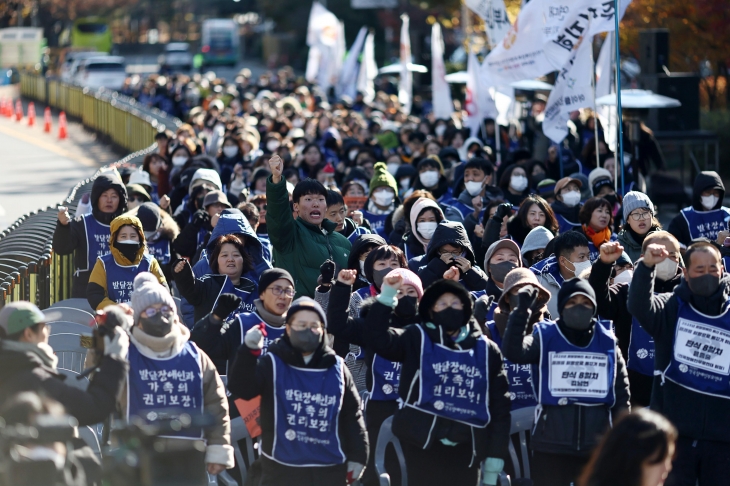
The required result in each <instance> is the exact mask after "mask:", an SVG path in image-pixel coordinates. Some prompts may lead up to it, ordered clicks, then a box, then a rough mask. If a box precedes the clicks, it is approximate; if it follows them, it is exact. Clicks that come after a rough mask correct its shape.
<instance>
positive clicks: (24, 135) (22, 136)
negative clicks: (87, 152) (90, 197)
mask: <svg viewBox="0 0 730 486" xmlns="http://www.w3.org/2000/svg"><path fill="white" fill-rule="evenodd" d="M0 133H3V134H5V135H9V136H11V137H13V138H17V139H18V140H22V141H23V142H27V143H31V144H33V145H35V146H37V147H40V148H42V149H44V150H48V151H49V152H53V153H54V154H56V155H60V156H61V157H66V158H67V159H71V160H73V161H75V162H79V163H80V164H82V165H85V166H87V167H94V168H96V167H98V164H97V163H96V162H95V161H94V160H92V159H90V158H88V157H84V156H83V155H77V154H72V153H71V152H69V151H68V150H66V149H64V148H61V147H59V146H58V145H56V144H55V143H53V142H50V141H46V140H43V139H42V138H38V137H36V136H34V135H32V134H29V133H28V132H23V131H19V130H14V129H12V128H9V127H4V126H2V125H0Z"/></svg>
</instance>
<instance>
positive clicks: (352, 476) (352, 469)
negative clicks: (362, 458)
mask: <svg viewBox="0 0 730 486" xmlns="http://www.w3.org/2000/svg"><path fill="white" fill-rule="evenodd" d="M364 470H365V466H363V465H362V464H360V463H359V462H352V461H347V484H352V483H354V482H355V481H357V480H358V479H360V478H361V477H362V473H363V471H364Z"/></svg>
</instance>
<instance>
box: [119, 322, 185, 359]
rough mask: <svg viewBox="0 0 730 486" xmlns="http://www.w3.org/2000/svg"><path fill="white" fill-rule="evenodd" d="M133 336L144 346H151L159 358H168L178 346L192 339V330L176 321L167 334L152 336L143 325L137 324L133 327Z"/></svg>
mask: <svg viewBox="0 0 730 486" xmlns="http://www.w3.org/2000/svg"><path fill="white" fill-rule="evenodd" d="M132 338H133V339H134V341H136V342H137V343H139V344H141V345H142V346H145V347H147V348H149V349H150V350H151V351H152V352H154V353H155V354H156V355H157V357H158V358H167V357H169V356H172V354H173V352H174V351H175V349H176V347H177V348H181V347H182V345H184V344H185V342H187V340H188V339H190V330H189V329H188V328H187V327H185V326H183V325H182V324H180V323H179V322H176V323H175V324H173V326H172V329H171V330H170V332H169V333H168V334H167V335H166V336H162V337H156V336H150V335H149V334H147V333H146V332H144V331H143V330H142V328H141V327H139V326H135V327H133V328H132Z"/></svg>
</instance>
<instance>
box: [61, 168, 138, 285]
mask: <svg viewBox="0 0 730 486" xmlns="http://www.w3.org/2000/svg"><path fill="white" fill-rule="evenodd" d="M90 203H91V206H92V209H91V214H85V215H84V216H81V217H78V218H76V219H74V220H71V218H70V216H69V214H68V211H67V209H66V208H64V207H59V209H58V223H57V224H56V229H55V231H54V232H53V251H54V252H55V253H57V254H58V255H70V254H71V253H74V252H75V255H74V266H75V269H74V277H73V290H72V295H71V296H72V297H77V298H86V286H87V284H88V283H89V276H90V275H91V270H92V269H93V268H94V265H95V264H96V259H97V257H100V256H103V255H106V254H107V253H109V224H110V223H111V222H112V220H113V219H114V218H116V217H117V216H119V215H120V214H122V213H123V212H125V211H126V210H127V190H126V188H125V187H124V184H123V183H122V180H121V179H120V178H119V176H118V175H117V174H116V173H104V174H100V175H99V176H98V177H97V178H96V179H95V180H94V184H93V186H92V187H91V198H90Z"/></svg>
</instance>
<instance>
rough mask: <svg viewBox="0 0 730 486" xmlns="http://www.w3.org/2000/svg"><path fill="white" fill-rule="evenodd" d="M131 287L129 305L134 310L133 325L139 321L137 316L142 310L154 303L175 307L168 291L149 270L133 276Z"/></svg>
mask: <svg viewBox="0 0 730 486" xmlns="http://www.w3.org/2000/svg"><path fill="white" fill-rule="evenodd" d="M133 288H134V290H132V301H131V302H130V305H131V306H132V310H133V311H134V325H137V323H139V316H140V314H141V313H142V311H143V310H145V309H147V308H149V307H151V306H153V305H155V304H166V305H168V306H170V307H171V308H172V309H177V306H176V305H175V300H173V298H172V295H170V292H169V291H168V290H167V289H166V288H165V287H163V286H162V285H160V282H158V281H157V277H155V276H154V275H152V274H151V273H149V272H142V273H140V274H139V275H137V276H136V277H135V278H134V287H133Z"/></svg>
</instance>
